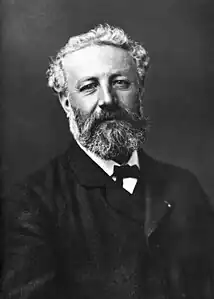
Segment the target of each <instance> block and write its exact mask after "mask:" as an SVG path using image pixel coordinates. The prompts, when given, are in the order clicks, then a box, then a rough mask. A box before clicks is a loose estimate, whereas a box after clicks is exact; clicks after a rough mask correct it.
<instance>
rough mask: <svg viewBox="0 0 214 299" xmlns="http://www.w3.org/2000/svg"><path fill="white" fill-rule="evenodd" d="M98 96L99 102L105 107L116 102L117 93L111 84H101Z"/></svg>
mask: <svg viewBox="0 0 214 299" xmlns="http://www.w3.org/2000/svg"><path fill="white" fill-rule="evenodd" d="M98 96H99V99H98V100H99V102H98V104H99V106H100V108H104V107H107V106H111V105H113V104H115V94H114V92H113V90H112V89H111V87H110V86H109V85H105V86H101V87H100V90H99V95H98Z"/></svg>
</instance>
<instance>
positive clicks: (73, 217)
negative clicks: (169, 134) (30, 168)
mask: <svg viewBox="0 0 214 299" xmlns="http://www.w3.org/2000/svg"><path fill="white" fill-rule="evenodd" d="M139 158H140V166H141V179H140V180H139V181H138V184H137V186H138V189H139V190H140V193H139V192H138V193H137V195H135V193H134V195H130V194H129V193H128V192H127V191H125V190H124V189H122V188H121V187H119V186H118V185H117V184H116V183H115V182H114V181H113V180H112V179H111V178H110V177H108V175H107V174H106V173H105V172H104V171H103V170H102V169H101V168H99V167H98V166H97V165H96V164H95V163H94V162H93V161H92V160H91V159H90V158H89V157H88V156H87V155H86V154H85V153H84V152H83V151H82V150H81V149H80V148H79V147H78V146H77V145H76V143H73V144H72V145H71V146H70V148H69V149H68V151H67V152H66V153H65V154H63V155H61V156H60V157H57V158H56V159H54V160H52V161H51V163H49V164H48V165H47V166H46V167H44V168H43V169H42V170H39V171H37V172H36V173H35V174H33V175H30V176H29V177H28V178H27V179H26V181H25V182H24V183H22V184H17V186H15V187H13V188H11V190H10V194H9V196H7V197H6V199H5V201H4V220H5V256H4V271H3V272H4V274H3V292H4V298H12V299H15V298H21V299H24V298H25V299H27V298H29V299H35V298H39V299H43V298H44V299H49V298H51V299H53V298H58V299H68V298H69V299H70V298H74V299H83V298H84V299H86V298H88V299H101V298H102V299H105V298H106V299H110V298H111V299H114V298H116V299H126V298H143V299H144V298H145V299H150V298H152V299H160V298H170V299H175V298H194V299H196V298H203V299H205V298H214V291H213V288H214V280H213V255H214V251H213V248H214V245H213V243H214V240H213V239H214V235H213V229H214V220H213V214H212V212H211V208H210V206H209V203H208V200H207V198H206V195H205V194H204V192H203V190H202V189H201V187H200V185H199V183H198V181H197V179H196V178H195V177H194V176H193V175H192V174H191V173H190V172H188V171H187V170H183V169H180V168H177V167H174V166H171V165H167V164H164V163H161V162H158V161H155V160H153V159H152V158H151V157H149V156H147V155H146V154H145V153H144V152H143V151H142V152H140V153H139ZM139 194H140V196H139Z"/></svg>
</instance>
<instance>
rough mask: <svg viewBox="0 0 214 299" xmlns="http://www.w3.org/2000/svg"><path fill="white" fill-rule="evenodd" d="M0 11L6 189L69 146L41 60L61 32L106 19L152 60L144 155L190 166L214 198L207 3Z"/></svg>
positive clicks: (98, 1) (62, 37)
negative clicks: (148, 129) (138, 43)
mask: <svg viewBox="0 0 214 299" xmlns="http://www.w3.org/2000/svg"><path fill="white" fill-rule="evenodd" d="M1 9H2V36H1V40H2V53H1V59H2V60H1V72H2V74H3V76H2V79H3V80H2V84H1V95H2V97H1V106H2V110H1V121H2V122H1V123H2V125H3V126H2V128H3V131H2V133H3V136H2V138H1V141H2V145H1V151H2V154H3V164H2V173H3V176H4V179H5V184H6V185H9V184H10V183H11V182H14V181H15V180H17V179H21V178H22V177H23V176H25V175H26V174H27V173H29V172H32V171H34V170H35V169H37V168H39V167H40V166H42V165H43V164H44V163H46V162H47V161H48V160H49V159H50V158H52V157H54V156H55V155H57V154H58V153H61V152H62V151H64V149H66V147H67V145H68V143H69V140H70V134H69V131H68V124H67V120H66V118H65V116H64V114H63V112H62V110H61V109H60V105H59V103H58V100H57V98H56V97H55V96H53V94H52V92H51V90H49V89H48V88H47V86H46V84H47V83H46V78H45V71H46V69H47V67H48V56H53V55H55V54H56V52H57V51H58V50H59V48H60V47H61V46H63V45H64V44H65V42H66V41H67V39H68V38H69V36H72V35H76V34H79V33H82V32H85V31H87V30H89V29H90V28H91V27H93V26H94V25H96V24H98V23H103V22H109V23H110V24H112V25H116V26H117V25H118V26H121V27H122V28H124V30H125V31H127V32H128V33H129V34H130V35H131V36H132V37H133V38H134V39H137V40H140V41H143V42H144V44H145V46H146V47H147V49H148V50H149V53H150V56H151V68H150V72H149V74H148V78H147V82H146V85H147V86H146V95H145V102H144V103H145V113H146V115H149V116H150V118H151V119H152V121H153V128H152V130H151V132H150V134H149V136H148V142H147V144H146V150H147V152H148V153H150V154H151V155H152V156H154V157H156V158H159V159H161V160H164V161H167V162H170V163H173V164H175V165H179V166H182V167H185V168H188V169H190V170H191V171H192V172H193V173H195V174H196V175H197V177H198V178H199V180H200V182H201V184H202V186H203V187H204V189H205V190H206V191H207V193H208V194H209V195H210V196H211V197H212V198H214V183H213V181H214V180H213V177H214V175H213V174H214V170H213V168H214V155H213V152H214V118H213V107H214V105H213V84H214V83H213V78H214V76H213V75H214V68H213V63H214V58H213V57H214V48H213V46H214V41H213V32H214V21H213V20H214V14H213V11H214V4H213V0H210V1H208V0H188V1H186V0H171V1H170V0H144V1H143V0H132V1H125V0H123V1H122V0H117V1H116V0H109V1H102V0H58V1H57V0H36V1H35V0H3V1H2V7H1ZM213 201H214V199H213Z"/></svg>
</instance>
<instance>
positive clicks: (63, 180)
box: [3, 152, 72, 209]
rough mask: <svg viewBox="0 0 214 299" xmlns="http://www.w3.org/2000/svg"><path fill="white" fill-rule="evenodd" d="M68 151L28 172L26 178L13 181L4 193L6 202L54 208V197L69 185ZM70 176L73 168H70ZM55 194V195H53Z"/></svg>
mask: <svg viewBox="0 0 214 299" xmlns="http://www.w3.org/2000/svg"><path fill="white" fill-rule="evenodd" d="M66 158H67V152H64V153H63V154H61V155H58V156H56V157H54V158H52V159H51V160H50V161H48V162H47V163H46V164H45V165H43V166H42V167H40V168H39V169H38V170H36V171H34V172H32V173H30V174H28V175H27V176H25V177H24V178H22V179H20V180H18V181H16V182H15V183H13V184H12V185H11V186H10V187H9V188H8V189H7V190H6V191H5V193H4V195H3V198H4V199H5V200H4V202H5V203H6V204H7V206H8V205H9V203H10V202H11V204H12V205H13V206H14V203H16V204H17V205H18V206H23V207H24V206H25V205H27V206H29V204H30V205H33V206H34V205H35V207H38V205H39V204H42V205H45V206H46V207H47V208H48V209H50V208H52V207H51V206H52V205H53V197H57V194H60V193H62V190H64V192H65V191H66V190H65V189H66V186H68V184H69V183H68V178H67V177H68V165H67V163H66ZM69 175H70V177H71V176H72V170H71V169H70V170H69ZM53 195H54V196H53Z"/></svg>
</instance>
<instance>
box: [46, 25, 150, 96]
mask: <svg viewBox="0 0 214 299" xmlns="http://www.w3.org/2000/svg"><path fill="white" fill-rule="evenodd" d="M90 45H112V46H115V47H119V48H122V49H124V50H127V51H128V52H129V54H130V55H131V57H132V58H133V59H134V62H135V63H136V67H137V72H138V76H139V80H140V82H141V84H142V86H143V84H144V79H145V74H146V70H147V69H148V66H149V56H148V52H147V51H146V49H145V48H144V47H143V45H142V44H140V43H138V42H136V41H134V40H132V39H131V38H130V37H129V36H128V35H127V34H126V33H125V32H124V31H123V30H122V29H121V28H117V27H113V26H110V25H108V24H105V25H98V26H97V27H95V28H94V29H91V30H90V31H88V32H87V33H84V34H81V35H78V36H74V37H71V38H70V39H69V40H68V42H67V44H66V45H65V46H64V47H63V48H62V49H61V50H60V51H59V52H58V54H57V56H56V58H55V59H51V62H50V65H49V68H48V70H47V73H46V74H47V78H48V86H49V87H51V88H52V89H53V90H54V91H55V92H57V93H59V94H60V95H67V93H68V90H67V77H66V73H65V70H64V68H63V59H64V57H65V56H66V55H67V54H70V53H72V52H75V51H78V50H80V49H82V48H85V47H87V46H90Z"/></svg>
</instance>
